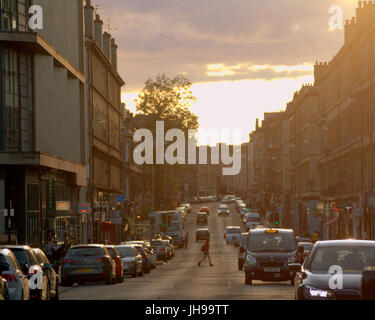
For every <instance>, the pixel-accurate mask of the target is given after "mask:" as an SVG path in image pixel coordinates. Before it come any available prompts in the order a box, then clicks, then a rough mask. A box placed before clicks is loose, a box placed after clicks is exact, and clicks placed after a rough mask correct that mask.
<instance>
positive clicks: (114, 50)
mask: <svg viewBox="0 0 375 320" xmlns="http://www.w3.org/2000/svg"><path fill="white" fill-rule="evenodd" d="M117 48H118V47H117V44H116V43H115V39H113V38H112V40H111V55H112V56H111V61H112V65H113V68H114V69H115V70H116V71H117Z"/></svg>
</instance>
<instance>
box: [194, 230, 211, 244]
mask: <svg viewBox="0 0 375 320" xmlns="http://www.w3.org/2000/svg"><path fill="white" fill-rule="evenodd" d="M199 240H210V232H209V231H208V229H207V228H202V229H198V230H197V231H196V233H195V241H196V242H198V241H199Z"/></svg>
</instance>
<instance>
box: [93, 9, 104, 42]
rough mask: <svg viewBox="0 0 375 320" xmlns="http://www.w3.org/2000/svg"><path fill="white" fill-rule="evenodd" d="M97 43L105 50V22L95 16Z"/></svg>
mask: <svg viewBox="0 0 375 320" xmlns="http://www.w3.org/2000/svg"><path fill="white" fill-rule="evenodd" d="M94 31H95V35H94V36H95V41H96V42H97V43H98V45H99V47H100V48H103V21H102V20H100V16H99V15H98V14H97V15H95V21H94Z"/></svg>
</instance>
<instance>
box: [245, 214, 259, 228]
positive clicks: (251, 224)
mask: <svg viewBox="0 0 375 320" xmlns="http://www.w3.org/2000/svg"><path fill="white" fill-rule="evenodd" d="M245 224H246V231H249V230H250V229H254V228H256V227H257V226H258V225H260V215H259V213H252V212H250V213H249V214H247V215H246V218H245Z"/></svg>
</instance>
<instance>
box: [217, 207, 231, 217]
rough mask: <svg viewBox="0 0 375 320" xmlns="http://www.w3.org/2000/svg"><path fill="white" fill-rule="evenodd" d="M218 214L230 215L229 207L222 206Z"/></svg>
mask: <svg viewBox="0 0 375 320" xmlns="http://www.w3.org/2000/svg"><path fill="white" fill-rule="evenodd" d="M217 215H218V216H229V209H228V207H227V206H225V207H222V206H220V207H219V209H217Z"/></svg>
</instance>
